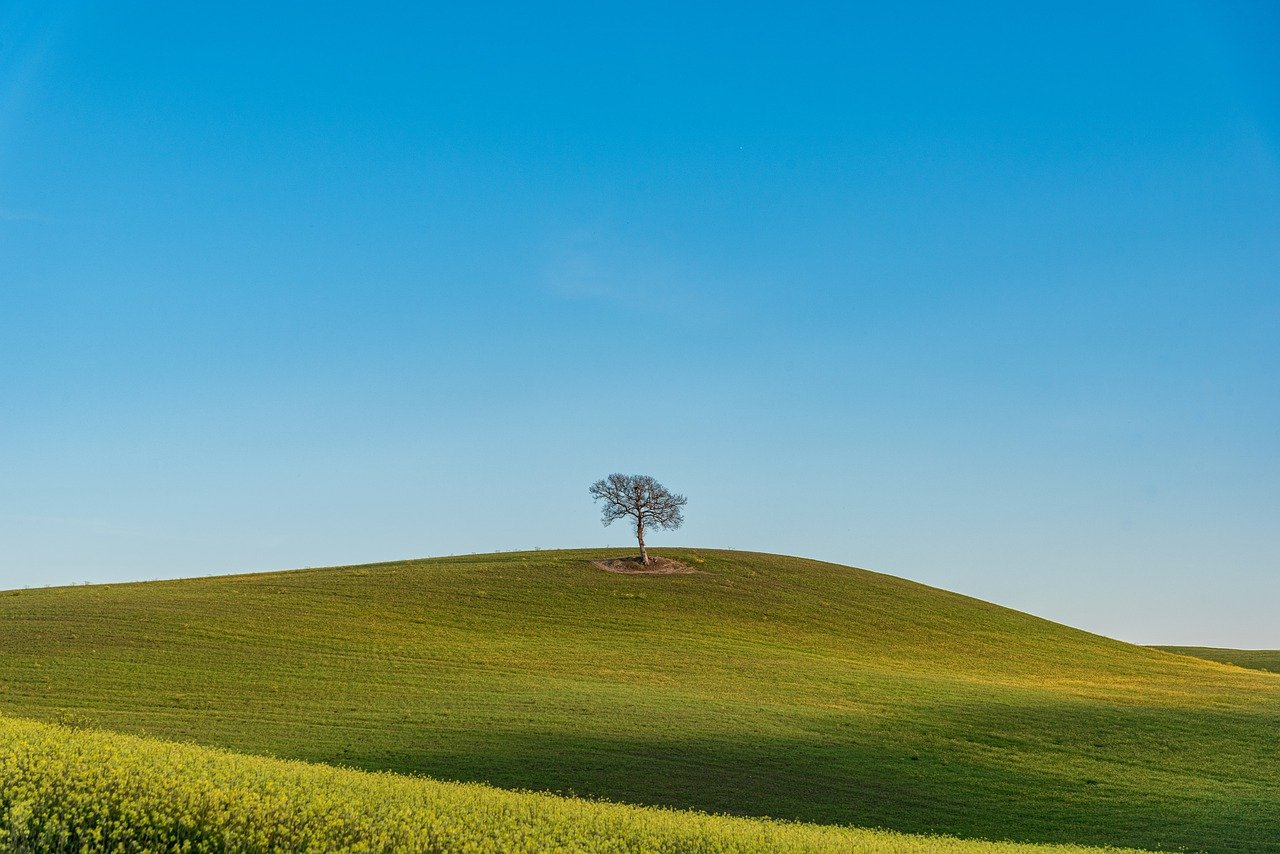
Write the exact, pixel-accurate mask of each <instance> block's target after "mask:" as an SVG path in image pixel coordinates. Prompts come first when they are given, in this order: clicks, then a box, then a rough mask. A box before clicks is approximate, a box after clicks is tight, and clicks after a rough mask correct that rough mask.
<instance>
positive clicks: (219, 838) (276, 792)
mask: <svg viewBox="0 0 1280 854" xmlns="http://www.w3.org/2000/svg"><path fill="white" fill-rule="evenodd" d="M0 850H4V851H23V852H30V851H75V852H78V854H96V852H104V854H105V852H121V851H173V850H181V851H185V852H188V854H196V852H210V854H224V852H227V851H290V852H316V854H329V852H334V851H346V852H355V851H365V852H375V851H380V852H385V851H397V852H422V854H445V852H458V854H463V852H465V854H521V853H522V852H525V854H541V852H544V851H557V852H564V854H568V852H590V854H602V852H616V854H660V852H670V854H676V852H680V854H778V852H797V854H799V852H804V854H822V852H830V854H848V852H850V851H858V852H860V854H890V853H891V852H892V854H1103V849H1100V848H1080V847H1076V846H1061V847H1060V846H1056V845H1054V846H1041V845H1018V844H1013V843H993V842H982V841H975V840H957V839H948V838H941V837H932V836H907V835H903V834H897V833H891V832H888V831H876V830H861V829H853V828H843V827H823V826H819V825H811V824H809V825H806V824H794V823H791V822H776V821H768V820H762V819H746V818H728V817H723V816H708V815H705V814H701V813H689V812H676V811H671V810H661V809H657V808H655V807H633V806H624V805H621V804H604V803H593V802H589V801H584V800H581V799H577V798H562V797H555V796H552V795H538V794H530V793H525V792H506V791H503V790H501V789H492V788H488V787H485V786H478V785H475V784H465V783H440V782H437V781H435V780H426V779H422V778H415V777H403V776H399V775H395V774H370V773H368V772H361V771H352V770H349V769H339V768H331V767H328V766H325V765H311V764H306V763H302V762H286V761H283V760H280V759H267V758H261V757H251V756H244V755H242V754H235V753H227V752H224V751H219V750H216V749H213V748H208V747H197V746H194V745H179V744H173V743H170V742H163V741H157V740H153V739H140V738H136V737H133V736H127V735H119V734H115V733H101V732H94V731H91V730H78V729H72V728H68V727H58V726H48V725H45V724H38V723H33V722H31V721H23V720H14V719H7V718H0ZM1106 850H1107V851H1111V852H1116V854H1122V852H1120V849H1106ZM1129 850H1130V851H1132V849H1129ZM1133 854H1138V852H1136V851H1133Z"/></svg>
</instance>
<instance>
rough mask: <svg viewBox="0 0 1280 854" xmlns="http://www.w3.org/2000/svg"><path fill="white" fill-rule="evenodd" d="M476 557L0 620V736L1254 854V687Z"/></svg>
mask: <svg viewBox="0 0 1280 854" xmlns="http://www.w3.org/2000/svg"><path fill="white" fill-rule="evenodd" d="M655 553H659V554H663V555H666V556H668V557H671V558H674V559H678V560H681V561H683V562H685V563H688V564H689V565H691V566H693V567H694V568H696V569H697V570H698V572H696V573H693V574H679V575H665V576H633V575H625V574H618V573H611V572H605V571H602V570H600V569H598V568H596V567H594V566H592V565H591V561H592V560H608V559H611V558H617V557H620V556H623V555H625V554H627V552H626V551H625V550H616V549H614V550H609V549H600V550H575V551H540V552H526V553H506V554H496V555H474V556H466V557H453V558H438V559H430V560H415V561H402V562H391V563H384V564H377V565H370V566H362V567H336V568H329V569H314V570H298V571H291V572H282V573H264V574H256V575H243V576H223V577H214V578H201V579H189V580H183V581H167V582H149V583H140V584H125V585H109V586H88V587H74V588H56V589H41V590H22V591H11V592H9V593H8V594H5V595H0V652H2V653H3V654H2V655H0V712H2V713H4V714H7V715H20V716H27V717H32V718H37V719H42V720H64V721H72V722H79V723H85V724H92V725H95V726H100V727H103V728H107V729H112V730H117V731H120V732H126V733H135V734H144V735H154V736H160V737H164V738H170V739H181V740H191V741H195V742H198V743H201V744H206V745H212V746H220V747H225V748H229V749H233V750H237V751H242V752H247V753H262V754H273V755H277V756H281V757H285V758H297V759H305V760H310V761H315V762H327V763H334V764H342V765H347V766H352V767H356V768H363V769H370V770H380V769H381V770H392V771H398V772H412V773H422V774H427V775H431V776H434V777H438V778H443V779H458V780H469V781H482V782H488V783H491V784H493V785H497V786H501V787H506V788H526V789H534V790H544V791H553V792H573V793H576V794H579V795H591V796H599V797H606V798H610V799H614V800H620V801H628V802H633V803H640V804H655V805H669V806H677V807H692V808H697V809H702V810H709V811H716V812H725V813H733V814H739V815H749V816H764V815H768V816H774V817H781V818H791V819H800V820H805V821H813V822H818V823H827V824H852V825H859V826H867V827H873V826H879V827H885V828H891V829H894V830H901V831H907V832H924V833H934V832H941V833H949V834H954V835H958V836H965V837H980V838H988V839H1012V840H1022V841H1042V842H1064V843H1079V844H1095V845H1099V844H1115V845H1128V846H1133V847H1139V848H1153V849H1158V848H1187V849H1194V850H1209V851H1280V806H1278V804H1277V799H1276V798H1275V793H1276V792H1277V791H1280V745H1278V740H1277V739H1276V738H1275V733H1276V732H1280V677H1277V676H1276V675H1274V674H1271V673H1264V672H1253V671H1245V670H1240V669H1237V668H1228V667H1222V666H1221V665H1218V664H1214V663H1211V662H1207V661H1202V660H1197V659H1195V658H1189V657H1186V656H1183V655H1171V654H1168V653H1166V652H1163V651H1160V650H1155V649H1148V648H1143V647H1137V646H1132V645H1129V644H1124V643H1120V642H1118V641H1114V640H1110V639H1107V638H1103V637H1099V636H1097V635H1092V634H1089V633H1087V632H1082V631H1078V630H1076V629H1071V628H1068V627H1066V626H1062V625H1058V624H1055V623H1052V622H1050V621H1047V620H1043V619H1039V618H1037V617H1033V616H1030V615H1027V614H1023V613H1020V612H1017V611H1013V610H1010V609H1007V608H1002V607H999V606H997V605H993V604H990V603H987V602H982V601H980V600H976V599H972V598H969V597H966V596H961V595H958V594H955V593H949V592H947V591H943V590H938V589H935V588H930V587H927V586H924V585H920V584H916V583H913V582H910V581H907V580H904V579H900V578H894V577H892V576H887V575H882V574H878V573H874V572H868V571H866V570H860V569H855V568H851V567H843V566H837V565H833V564H827V563H821V562H818V561H812V560H804V559H800V558H791V557H781V556H775V555H761V554H751V553H743V552H731V551H720V550H700V549H668V550H661V549H659V550H655Z"/></svg>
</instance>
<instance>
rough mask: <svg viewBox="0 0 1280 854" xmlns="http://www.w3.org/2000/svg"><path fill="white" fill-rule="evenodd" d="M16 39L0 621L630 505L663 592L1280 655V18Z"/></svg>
mask: <svg viewBox="0 0 1280 854" xmlns="http://www.w3.org/2000/svg"><path fill="white" fill-rule="evenodd" d="M926 12H927V14H926ZM0 34H2V35H3V39H2V40H0V364H3V365H4V367H3V369H2V370H0V398H2V399H3V400H4V407H3V415H2V416H0V443H2V444H0V447H2V448H3V450H2V451H0V482H2V483H3V484H4V486H5V489H4V490H3V492H2V493H0V495H2V498H0V587H23V586H40V585H48V584H68V583H81V582H85V581H90V582H101V581H124V580H141V579H152V578H168V577H184V576H192V575H205V574H219V573H225V572H242V571H257V570H272V569H284V568H293V567H301V566H320V565H338V564H349V563H359V562H369V561H379V560H392V559H399V558H407V557H415V556H428V555H447V554H461V553H479V552H488V551H495V550H510V549H532V548H535V547H538V548H567V547H586V546H596V545H627V544H630V543H633V542H634V541H633V539H632V538H631V536H630V532H629V530H628V529H627V528H626V527H625V526H624V525H622V524H621V523H615V524H614V525H613V526H612V527H609V528H603V527H601V525H600V522H599V516H598V511H597V510H596V508H595V507H594V506H593V504H592V502H591V500H590V498H589V497H588V495H587V492H586V489H587V486H588V485H589V484H590V483H591V482H592V481H594V480H595V479H597V478H599V477H602V476H604V475H606V474H608V473H610V472H613V471H622V472H628V473H630V472H637V473H647V474H652V475H654V476H655V477H657V478H658V479H659V480H660V481H662V482H663V483H665V484H666V485H667V486H669V487H671V488H672V489H673V490H675V491H678V492H682V493H684V494H686V495H687V496H688V497H689V505H688V507H687V509H686V514H685V515H686V517H687V520H688V521H687V523H686V525H685V527H684V528H683V529H681V530H680V531H677V532H671V533H667V532H658V533H655V535H654V536H653V537H652V542H651V546H652V547H653V548H655V549H656V550H658V551H659V552H660V550H661V548H662V547H663V546H664V545H688V546H693V547H704V548H736V549H749V550H756V551H765V552H774V553H785V554H793V555H800V556H805V557H814V558H819V559H824V560H830V561H835V562H839V563H845V564H851V565H857V566H863V567H866V568H869V569H874V570H877V571H882V572H888V573H892V574H895V575H902V576H905V577H908V578H912V579H915V580H918V581H922V582H924V583H927V584H932V585H936V586H939V587H944V588H947V589H950V590H955V591H957V592H960V593H964V594H967V595H971V596H977V597H979V598H983V599H988V600H990V601H994V602H997V603H1000V604H1002V605H1006V606H1009V607H1013V608H1018V609H1021V610H1027V611H1030V612H1032V613H1035V614H1038V615H1041V616H1044V617H1047V618H1049V619H1053V620H1057V621H1060V622H1064V623H1067V624H1069V625H1073V626H1077V627H1080V628H1083V629H1087V630H1090V631H1094V632H1099V633H1102V634H1106V635H1110V636H1112V637H1117V638H1121V639H1124V640H1129V641H1135V642H1143V643H1180V644H1199V645H1216V646H1235V647H1248V648H1280V621H1278V620H1276V618H1275V616H1274V609H1275V603H1276V602H1280V567H1278V566H1277V560H1276V555H1277V554H1278V553H1280V525H1278V524H1277V521H1276V520H1277V519H1278V518H1280V447H1278V445H1280V381H1278V380H1277V376H1278V375H1280V372H1278V370H1277V369H1278V368H1280V342H1278V340H1277V335H1276V330H1277V328H1278V326H1277V322H1278V321H1280V293H1278V292H1280V155H1278V152H1280V84H1278V83H1277V81H1280V62H1278V61H1277V57H1276V52H1275V51H1274V45H1275V44H1277V43H1280V13H1277V11H1276V8H1275V6H1274V5H1272V4H1268V3H1228V4H1221V3H1215V4H1209V3H1151V4H1129V5H1124V6H1121V7H1116V6H1115V5H1114V4H1072V5H1071V6H1070V7H1067V8H1061V9H1056V10H1044V9H1028V8H1023V7H1022V6H1021V5H1020V4H1013V3H1010V4H987V5H983V6H981V7H975V8H970V9H966V10H962V11H958V10H950V11H946V10H945V7H935V6H928V7H925V6H916V7H908V6H903V7H901V8H899V9H895V10H883V9H880V10H875V11H871V10H870V7H868V8H867V9H861V10H860V9H850V8H848V7H847V6H846V5H844V4H841V5H833V6H821V5H810V6H788V7H785V8H781V7H764V6H752V5H745V6H742V7H740V8H738V9H737V10H736V11H735V13H734V15H733V16H732V17H725V16H719V15H716V14H713V13H711V12H707V11H702V12H698V11H691V10H689V9H687V8H682V7H679V6H670V7H662V6H646V7H645V8H644V9H643V10H642V11H641V10H635V9H632V10H629V11H626V12H610V11H608V10H606V9H604V8H603V7H599V6H591V5H583V6H577V7H572V6H556V7H553V8H545V9H541V10H539V11H538V12H537V14H536V15H535V13H533V12H532V11H530V10H528V9H525V8H523V7H521V6H518V5H512V6H510V7H497V8H493V9H486V10H483V11H480V10H476V11H459V10H454V11H450V12H438V11H428V10H423V9H418V8H416V7H414V6H405V7H402V8H395V7H387V8H385V9H384V10H382V11H380V12H378V13H377V14H374V13H373V12H369V11H362V12H354V11H353V12H348V13H345V14H342V15H339V14H337V13H332V12H327V11H326V12H318V11H312V12H311V13H310V14H309V15H308V16H307V17H305V18H302V17H293V16H290V15H289V14H288V13H287V12H285V11H282V10H275V9H266V10H264V9H258V8H253V7H237V6H234V5H227V6H218V7H216V8H213V9H206V10H203V11H200V12H197V11H195V10H191V9H185V8H165V7H161V8H154V7H142V6H134V5H129V4H118V5H117V4H113V5H111V6H110V7H107V6H99V5H94V4H79V3H68V4H59V3H50V4H36V3H10V4H5V5H0Z"/></svg>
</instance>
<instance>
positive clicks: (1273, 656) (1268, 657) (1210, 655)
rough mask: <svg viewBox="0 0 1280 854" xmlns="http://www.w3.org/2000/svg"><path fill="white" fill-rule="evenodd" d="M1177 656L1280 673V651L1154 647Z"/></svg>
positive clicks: (1213, 647)
mask: <svg viewBox="0 0 1280 854" xmlns="http://www.w3.org/2000/svg"><path fill="white" fill-rule="evenodd" d="M1151 648H1152V649H1159V650H1163V651H1165V652H1172V653H1174V654H1175V655H1190V656H1192V657H1194V658H1203V659H1206V660H1208V661H1217V662H1219V663H1221V664H1234V665H1235V666H1236V667H1247V668H1248V669H1250V670H1266V671H1268V672H1270V673H1280V649H1224V648H1222V647H1216V646H1153V647H1151Z"/></svg>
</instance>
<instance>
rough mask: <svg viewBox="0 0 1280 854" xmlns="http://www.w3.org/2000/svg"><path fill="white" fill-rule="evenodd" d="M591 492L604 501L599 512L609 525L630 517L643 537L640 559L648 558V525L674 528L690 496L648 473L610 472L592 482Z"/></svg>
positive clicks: (593, 495)
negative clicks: (679, 492)
mask: <svg viewBox="0 0 1280 854" xmlns="http://www.w3.org/2000/svg"><path fill="white" fill-rule="evenodd" d="M590 492H591V497H592V498H594V499H596V500H597V501H603V502H604V506H603V507H602V508H600V515H601V516H602V517H603V521H604V523H605V524H606V525H609V524H611V523H612V522H613V521H614V520H615V519H621V518H622V517H624V516H630V517H631V521H632V524H634V525H635V531H636V539H637V540H639V541H640V562H641V563H648V562H649V552H647V551H646V550H645V547H644V529H645V528H646V527H654V528H666V529H668V530H674V529H675V528H679V527H680V526H681V525H682V524H683V523H684V516H683V515H682V514H681V513H680V508H681V507H683V506H684V505H685V502H686V500H687V499H686V498H685V497H684V496H683V495H674V494H672V493H671V492H669V491H668V490H667V488H666V487H665V486H663V485H662V484H660V483H658V482H657V481H656V480H654V479H653V478H651V477H649V476H648V475H647V474H611V475H609V476H608V477H606V478H605V479H604V480H597V481H596V482H595V483H593V484H591V489H590Z"/></svg>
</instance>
